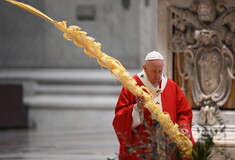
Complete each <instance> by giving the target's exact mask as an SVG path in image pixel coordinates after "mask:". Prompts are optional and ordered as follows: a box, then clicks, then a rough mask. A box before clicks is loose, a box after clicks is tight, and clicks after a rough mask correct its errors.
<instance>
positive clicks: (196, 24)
mask: <svg viewBox="0 0 235 160" xmlns="http://www.w3.org/2000/svg"><path fill="white" fill-rule="evenodd" d="M225 4H226V2H225V1H223V0H194V1H193V2H192V4H191V6H189V8H180V7H176V6H171V7H170V8H169V9H170V11H171V13H172V15H173V16H172V25H173V34H172V39H171V47H172V51H173V52H174V53H176V54H177V56H178V58H177V59H178V60H179V62H178V64H181V63H182V62H180V54H184V66H185V68H184V71H182V70H181V69H180V68H181V67H179V66H178V72H179V74H180V76H181V78H182V80H183V86H182V89H183V90H184V81H185V80H187V79H188V80H190V81H191V84H192V94H193V100H194V102H195V104H196V105H198V106H200V107H201V110H200V112H199V123H200V124H209V125H213V124H215V123H216V122H217V120H218V118H219V117H218V116H219V115H218V113H219V107H220V106H223V105H224V104H225V102H226V101H227V100H228V97H229V95H230V91H231V86H232V81H233V79H235V64H234V60H235V56H234V55H235V8H228V7H227V6H226V5H225Z"/></svg>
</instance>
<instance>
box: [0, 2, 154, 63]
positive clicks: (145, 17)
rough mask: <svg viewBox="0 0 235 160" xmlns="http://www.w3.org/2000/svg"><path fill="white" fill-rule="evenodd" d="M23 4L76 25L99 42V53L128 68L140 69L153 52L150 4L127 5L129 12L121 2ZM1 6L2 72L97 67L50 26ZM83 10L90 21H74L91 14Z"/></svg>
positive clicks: (16, 10) (0, 56)
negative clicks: (143, 56)
mask: <svg viewBox="0 0 235 160" xmlns="http://www.w3.org/2000/svg"><path fill="white" fill-rule="evenodd" d="M24 2H25V3H28V4H30V5H32V6H34V7H35V8H37V9H39V10H41V11H42V12H44V13H46V14H47V15H48V16H50V17H51V18H52V19H54V20H56V21H63V20H65V21H67V23H68V25H77V26H80V27H81V28H82V30H83V31H86V32H88V35H89V36H91V37H93V38H95V39H96V40H97V41H98V42H100V43H101V44H102V51H103V52H105V53H106V54H108V55H110V56H113V57H114V58H116V59H118V60H120V61H121V63H123V65H124V66H125V67H126V68H139V66H140V62H141V59H140V58H139V57H140V56H141V55H145V54H146V53H147V52H150V51H151V50H154V49H155V48H156V47H155V41H154V39H155V26H156V20H155V14H153V13H154V9H155V1H154V0H150V1H148V3H146V2H145V1H142V0H138V1H131V3H130V6H129V8H125V7H123V6H122V3H121V2H122V1H120V0H115V1H114V0H89V1H87V0H79V1H77V0H71V1H66V2H65V1H63V0H50V1H46V0H41V1H36V0H31V1H29V0H28V1H24ZM0 3H1V4H0V21H1V24H0V31H1V36H0V45H1V47H0V67H1V68H97V67H98V64H97V62H96V61H95V60H93V59H91V58H88V57H87V55H85V54H84V52H83V50H82V49H81V48H78V47H77V46H75V45H74V44H73V43H72V42H68V41H66V40H64V38H63V36H62V33H61V32H60V31H59V30H58V29H56V28H55V27H54V26H53V25H51V24H49V23H48V22H46V21H44V20H42V19H40V18H39V17H36V16H34V15H32V14H30V13H28V12H26V11H24V10H22V9H20V8H17V7H16V6H13V5H12V4H9V3H7V2H4V1H1V2H0ZM86 6H88V7H91V8H93V9H94V13H93V14H94V15H93V16H94V17H93V19H81V18H80V19H79V18H78V17H79V15H82V14H84V15H83V16H85V15H86V14H90V13H82V11H80V10H81V8H82V7H86ZM79 9H80V10H79ZM79 11H80V12H79ZM83 12H84V11H83Z"/></svg>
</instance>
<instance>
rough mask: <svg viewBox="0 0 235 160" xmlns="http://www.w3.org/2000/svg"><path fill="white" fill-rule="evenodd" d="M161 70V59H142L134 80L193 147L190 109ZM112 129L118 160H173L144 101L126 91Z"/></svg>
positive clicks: (154, 55)
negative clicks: (118, 147)
mask: <svg viewBox="0 0 235 160" xmlns="http://www.w3.org/2000/svg"><path fill="white" fill-rule="evenodd" d="M163 68H164V58H163V56H162V55H161V54H160V53H159V52H156V51H153V52H150V53H149V54H147V56H146V58H145V64H144V65H143V69H144V70H143V71H142V72H140V73H138V74H137V75H135V76H133V78H134V79H135V80H136V82H137V85H139V86H143V85H144V86H146V87H147V88H148V89H149V90H150V91H151V92H152V94H153V96H154V102H155V103H156V104H159V106H160V109H161V110H162V111H163V112H167V113H168V114H169V115H170V118H171V120H172V122H173V123H177V124H178V125H179V129H180V130H181V131H182V132H183V133H184V134H185V135H186V136H187V137H188V138H189V139H190V140H191V141H192V142H193V143H194V140H193V137H192V132H191V122H192V109H191V107H190V106H189V104H188V101H187V99H186V97H185V96H184V94H183V92H182V91H181V89H180V88H179V87H178V86H177V84H176V83H175V82H173V81H172V80H171V79H169V78H167V77H166V76H165V75H163ZM113 126H114V129H115V132H116V134H117V137H118V140H119V142H120V149H119V160H141V159H148V160H149V159H152V160H153V159H154V160H155V159H162V158H166V157H167V156H168V157H171V159H175V158H174V156H175V154H173V153H170V152H172V150H174V151H175V149H174V148H171V147H169V146H171V145H170V144H171V142H169V140H167V136H166V135H165V134H164V133H162V132H161V128H160V127H158V126H159V124H158V122H157V121H153V120H152V119H151V117H150V112H149V111H148V110H147V109H146V108H144V99H143V97H135V95H133V94H132V93H131V92H130V91H128V90H127V88H125V87H123V88H122V91H121V93H120V96H119V99H118V102H117V105H116V108H115V117H114V120H113ZM162 135H164V136H162ZM159 137H162V138H159ZM159 141H161V142H159ZM166 141H167V142H166ZM167 146H168V147H167Z"/></svg>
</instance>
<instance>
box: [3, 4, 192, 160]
mask: <svg viewBox="0 0 235 160" xmlns="http://www.w3.org/2000/svg"><path fill="white" fill-rule="evenodd" d="M6 1H7V2H10V3H12V4H14V5H16V6H18V7H20V8H23V9H25V10H27V11H29V12H31V13H33V14H35V15H37V16H39V17H41V18H43V19H45V20H47V21H49V22H50V23H52V24H54V25H55V26H56V27H57V28H58V29H59V30H61V31H62V32H64V38H65V39H66V40H69V41H73V42H74V43H75V45H77V46H78V47H80V48H84V52H85V53H86V54H87V55H88V56H90V57H92V58H96V59H97V61H98V63H99V64H100V65H101V66H102V67H105V68H107V69H109V70H110V72H111V73H112V74H113V75H114V76H116V77H117V78H118V79H119V80H120V82H121V83H122V85H123V86H124V87H126V88H128V90H129V91H130V92H132V93H133V94H134V95H135V96H143V97H144V100H145V107H146V108H147V109H148V110H149V111H150V113H151V118H152V119H155V120H157V121H158V122H159V123H160V125H161V126H162V129H163V131H164V132H165V133H166V134H167V135H168V136H169V137H170V139H171V140H172V141H173V142H174V143H176V145H177V146H178V148H179V149H180V151H181V153H182V155H183V156H185V157H187V158H189V157H190V156H191V154H192V146H193V145H192V142H191V141H190V140H189V139H188V138H187V137H186V136H185V135H183V134H182V133H181V132H180V131H179V129H178V125H177V124H173V122H172V121H171V119H170V116H169V114H168V113H163V112H161V111H160V106H159V105H156V104H155V103H154V101H153V95H152V93H151V92H150V91H149V89H148V88H146V87H144V86H137V85H136V84H137V83H136V81H135V80H134V79H133V78H132V77H131V75H130V74H129V73H128V72H127V70H126V69H125V68H124V67H123V66H122V64H121V63H120V62H119V61H118V60H116V59H115V58H113V57H110V56H108V55H106V54H105V53H103V52H101V44H100V43H97V42H95V39H94V38H92V37H89V36H87V33H86V32H84V31H81V28H80V27H78V26H74V25H71V26H69V27H67V24H66V21H62V22H57V21H54V20H53V19H51V18H50V17H48V16H47V15H45V14H44V13H42V12H40V11H39V10H37V9H35V8H33V7H32V6H29V5H27V4H24V3H21V2H17V1H13V0H6ZM144 90H146V91H147V92H146V91H144Z"/></svg>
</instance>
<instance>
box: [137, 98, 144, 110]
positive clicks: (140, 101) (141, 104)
mask: <svg viewBox="0 0 235 160" xmlns="http://www.w3.org/2000/svg"><path fill="white" fill-rule="evenodd" d="M136 104H137V107H138V109H139V110H142V109H143V107H144V97H136Z"/></svg>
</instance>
